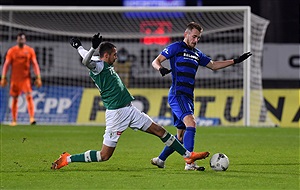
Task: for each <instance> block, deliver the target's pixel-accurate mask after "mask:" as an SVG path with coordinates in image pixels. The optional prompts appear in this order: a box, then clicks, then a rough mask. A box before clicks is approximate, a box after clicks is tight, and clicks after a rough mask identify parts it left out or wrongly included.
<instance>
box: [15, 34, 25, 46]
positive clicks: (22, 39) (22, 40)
mask: <svg viewBox="0 0 300 190" xmlns="http://www.w3.org/2000/svg"><path fill="white" fill-rule="evenodd" d="M25 43H26V35H25V33H24V32H20V33H18V35H17V44H18V46H19V47H23V46H24V44H25Z"/></svg>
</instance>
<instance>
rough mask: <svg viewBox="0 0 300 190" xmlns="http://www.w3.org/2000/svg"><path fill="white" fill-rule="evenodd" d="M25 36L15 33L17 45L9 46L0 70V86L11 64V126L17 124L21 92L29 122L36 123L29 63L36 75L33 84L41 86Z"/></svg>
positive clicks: (34, 59)
mask: <svg viewBox="0 0 300 190" xmlns="http://www.w3.org/2000/svg"><path fill="white" fill-rule="evenodd" d="M25 43H26V36H25V34H24V33H19V34H18V35H17V45H15V46H13V47H11V48H10V49H9V50H8V51H7V54H6V57H5V62H4V65H3V70H2V77H1V86H2V87H5V86H6V85H7V76H6V75H7V71H8V69H9V67H10V66H11V76H10V91H9V94H10V95H11V96H12V98H13V100H12V107H11V113H12V122H11V124H10V125H11V126H15V125H17V116H18V96H19V95H20V94H21V93H25V94H26V101H27V108H28V113H29V118H30V124H32V125H34V124H36V121H35V118H34V102H33V98H32V95H31V92H32V88H31V77H30V64H32V66H33V70H34V73H35V75H36V80H35V85H36V86H37V87H38V88H39V87H41V86H42V81H41V75H40V68H39V65H38V62H37V59H36V54H35V51H34V49H33V48H31V47H30V46H28V45H26V44H25Z"/></svg>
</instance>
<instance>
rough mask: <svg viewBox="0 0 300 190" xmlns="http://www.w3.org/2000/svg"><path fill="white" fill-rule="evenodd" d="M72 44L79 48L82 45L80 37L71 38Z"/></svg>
mask: <svg viewBox="0 0 300 190" xmlns="http://www.w3.org/2000/svg"><path fill="white" fill-rule="evenodd" d="M70 44H71V46H72V47H73V48H75V49H78V48H79V47H80V46H81V42H80V40H79V39H78V38H75V37H73V38H71V40H70Z"/></svg>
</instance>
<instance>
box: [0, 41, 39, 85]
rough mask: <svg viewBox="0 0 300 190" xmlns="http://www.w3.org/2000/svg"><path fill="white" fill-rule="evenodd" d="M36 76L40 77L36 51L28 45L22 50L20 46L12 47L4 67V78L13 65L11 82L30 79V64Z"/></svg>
mask: <svg viewBox="0 0 300 190" xmlns="http://www.w3.org/2000/svg"><path fill="white" fill-rule="evenodd" d="M31 63H32V65H33V70H34V73H35V75H36V76H40V68H39V65H38V62H37V59H36V54H35V52H34V49H33V48H31V47H30V46H28V45H24V46H23V47H22V48H20V47H19V46H18V45H16V46H13V47H11V48H10V49H9V50H8V51H7V54H6V58H5V62H4V65H3V70H2V76H6V74H7V71H8V69H9V66H10V65H11V69H12V71H11V77H10V80H11V82H21V81H23V80H25V79H30V64H31Z"/></svg>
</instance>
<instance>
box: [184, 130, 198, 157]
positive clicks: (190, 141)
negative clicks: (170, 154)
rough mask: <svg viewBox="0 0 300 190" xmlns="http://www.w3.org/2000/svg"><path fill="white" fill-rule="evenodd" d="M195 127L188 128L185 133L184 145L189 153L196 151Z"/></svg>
mask: <svg viewBox="0 0 300 190" xmlns="http://www.w3.org/2000/svg"><path fill="white" fill-rule="evenodd" d="M195 133H196V128H195V127H187V128H186V130H185V133H184V135H183V145H184V148H186V149H187V150H188V151H190V152H193V151H194V143H195Z"/></svg>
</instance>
